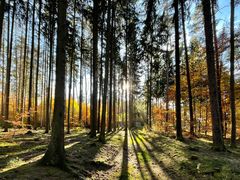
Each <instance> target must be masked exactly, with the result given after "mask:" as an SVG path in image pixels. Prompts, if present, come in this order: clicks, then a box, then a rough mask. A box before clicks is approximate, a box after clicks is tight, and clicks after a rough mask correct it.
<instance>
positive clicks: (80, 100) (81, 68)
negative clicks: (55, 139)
mask: <svg viewBox="0 0 240 180" xmlns="http://www.w3.org/2000/svg"><path fill="white" fill-rule="evenodd" d="M82 11H83V5H82ZM83 28H84V26H83V12H82V17H81V42H80V49H81V57H80V87H79V88H80V92H79V123H80V126H81V125H82V103H83V101H82V97H83V95H82V94H83V92H82V84H83V76H82V73H83V30H84V29H83Z"/></svg>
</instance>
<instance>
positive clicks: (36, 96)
mask: <svg viewBox="0 0 240 180" xmlns="http://www.w3.org/2000/svg"><path fill="white" fill-rule="evenodd" d="M41 11H42V0H39V9H38V20H39V22H38V47H37V67H36V80H35V81H36V82H35V107H34V111H35V114H34V129H37V121H38V77H39V61H40V48H41V44H40V39H41V23H42V18H41V17H42V16H41Z"/></svg>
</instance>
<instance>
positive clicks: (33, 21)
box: [27, 0, 36, 129]
mask: <svg viewBox="0 0 240 180" xmlns="http://www.w3.org/2000/svg"><path fill="white" fill-rule="evenodd" d="M35 6H36V0H33V15H32V45H31V60H30V77H29V89H28V91H29V92H28V121H27V123H28V128H29V129H31V113H30V111H31V106H32V81H33V58H34V39H35V38H34V35H35V31H34V28H35Z"/></svg>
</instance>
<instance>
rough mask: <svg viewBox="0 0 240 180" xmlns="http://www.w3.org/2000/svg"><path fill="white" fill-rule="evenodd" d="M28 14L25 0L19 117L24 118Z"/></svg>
mask: <svg viewBox="0 0 240 180" xmlns="http://www.w3.org/2000/svg"><path fill="white" fill-rule="evenodd" d="M28 16H29V0H28V1H27V12H26V21H25V23H26V24H25V36H24V38H25V40H24V52H23V71H22V87H21V89H22V92H21V119H22V122H23V119H24V109H25V107H24V90H25V73H26V60H27V38H28V18H29V17H28Z"/></svg>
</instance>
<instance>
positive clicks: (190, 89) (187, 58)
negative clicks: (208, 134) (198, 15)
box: [181, 0, 194, 136]
mask: <svg viewBox="0 0 240 180" xmlns="http://www.w3.org/2000/svg"><path fill="white" fill-rule="evenodd" d="M181 11H182V28H183V39H184V51H185V61H186V73H187V84H188V102H189V116H190V135H191V136H194V119H193V105H192V87H191V79H190V68H189V57H188V49H187V39H186V28H185V17H184V16H185V12H184V0H181Z"/></svg>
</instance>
